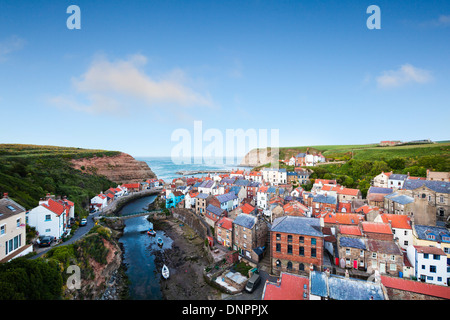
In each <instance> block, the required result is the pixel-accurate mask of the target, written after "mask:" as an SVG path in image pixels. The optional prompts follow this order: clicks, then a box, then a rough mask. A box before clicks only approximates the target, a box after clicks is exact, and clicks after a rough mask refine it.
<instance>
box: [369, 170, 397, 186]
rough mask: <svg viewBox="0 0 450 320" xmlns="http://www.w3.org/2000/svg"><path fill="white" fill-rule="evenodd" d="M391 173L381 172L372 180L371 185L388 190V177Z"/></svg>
mask: <svg viewBox="0 0 450 320" xmlns="http://www.w3.org/2000/svg"><path fill="white" fill-rule="evenodd" d="M391 174H392V171H391V172H384V171H382V172H381V173H380V174H379V175H377V176H376V177H374V178H373V181H372V185H373V186H374V187H378V188H389V177H390V176H391Z"/></svg>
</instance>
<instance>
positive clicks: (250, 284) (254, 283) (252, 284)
mask: <svg viewBox="0 0 450 320" xmlns="http://www.w3.org/2000/svg"><path fill="white" fill-rule="evenodd" d="M260 282H261V277H260V276H259V274H257V273H254V274H253V275H252V276H251V278H250V279H249V280H248V281H247V285H246V286H245V291H247V292H253V290H255V289H256V287H258V285H259V283H260Z"/></svg>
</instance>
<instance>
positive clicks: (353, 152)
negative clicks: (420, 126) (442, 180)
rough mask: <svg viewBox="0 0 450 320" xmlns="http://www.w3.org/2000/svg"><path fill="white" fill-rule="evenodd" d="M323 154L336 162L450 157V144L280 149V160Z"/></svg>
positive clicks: (329, 146)
mask: <svg viewBox="0 0 450 320" xmlns="http://www.w3.org/2000/svg"><path fill="white" fill-rule="evenodd" d="M308 148H309V152H311V153H313V152H322V154H323V156H324V157H326V158H328V159H334V160H349V159H352V158H353V159H357V160H390V159H393V158H396V157H406V158H418V157H422V156H431V155H444V154H446V155H449V154H450V142H447V141H445V142H443V143H432V144H417V145H403V146H394V147H380V146H378V145H377V144H366V145H326V146H309V147H308V146H302V147H282V148H280V159H289V158H290V157H291V156H293V155H294V156H295V155H296V154H297V153H299V152H306V150H307V149H308Z"/></svg>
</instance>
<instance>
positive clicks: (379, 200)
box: [367, 187, 393, 207]
mask: <svg viewBox="0 0 450 320" xmlns="http://www.w3.org/2000/svg"><path fill="white" fill-rule="evenodd" d="M391 193H393V190H392V189H391V188H381V187H370V188H369V190H368V191H367V200H368V202H369V205H370V206H379V207H383V205H384V197H385V196H387V195H390V194H391Z"/></svg>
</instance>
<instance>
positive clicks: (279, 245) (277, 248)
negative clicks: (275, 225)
mask: <svg viewBox="0 0 450 320" xmlns="http://www.w3.org/2000/svg"><path fill="white" fill-rule="evenodd" d="M276 251H277V252H281V244H279V243H277V245H276Z"/></svg>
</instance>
